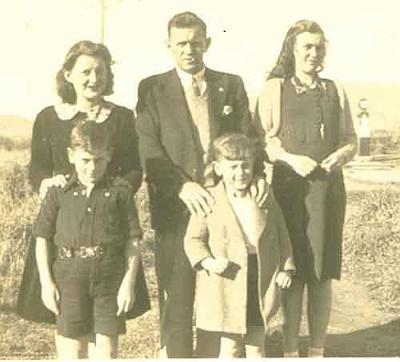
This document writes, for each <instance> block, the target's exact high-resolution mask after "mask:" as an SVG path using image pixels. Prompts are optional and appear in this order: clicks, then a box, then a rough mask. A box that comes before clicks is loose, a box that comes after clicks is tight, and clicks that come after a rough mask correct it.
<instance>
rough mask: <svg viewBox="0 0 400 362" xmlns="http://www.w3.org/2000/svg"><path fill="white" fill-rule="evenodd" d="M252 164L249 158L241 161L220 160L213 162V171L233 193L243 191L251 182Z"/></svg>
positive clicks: (252, 161)
mask: <svg viewBox="0 0 400 362" xmlns="http://www.w3.org/2000/svg"><path fill="white" fill-rule="evenodd" d="M253 163H254V160H253V159H252V158H251V157H246V158H245V159H243V160H226V159H221V160H219V161H216V162H215V164H214V169H215V172H216V174H217V175H218V176H221V177H222V180H223V181H224V183H225V185H226V186H227V187H228V188H230V189H231V190H233V191H245V190H246V189H247V188H248V187H249V185H250V184H251V181H252V180H253V168H254V166H253Z"/></svg>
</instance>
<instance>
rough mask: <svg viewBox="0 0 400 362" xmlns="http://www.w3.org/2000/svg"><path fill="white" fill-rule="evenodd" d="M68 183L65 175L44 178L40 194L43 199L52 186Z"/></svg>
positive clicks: (61, 185)
mask: <svg viewBox="0 0 400 362" xmlns="http://www.w3.org/2000/svg"><path fill="white" fill-rule="evenodd" d="M66 184H67V177H66V176H64V175H56V176H54V177H49V178H45V179H43V181H42V182H41V184H40V188H39V196H40V198H41V199H44V197H45V196H46V193H47V190H48V189H49V188H50V187H52V186H56V187H64V186H65V185H66Z"/></svg>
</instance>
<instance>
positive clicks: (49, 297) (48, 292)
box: [41, 280, 60, 315]
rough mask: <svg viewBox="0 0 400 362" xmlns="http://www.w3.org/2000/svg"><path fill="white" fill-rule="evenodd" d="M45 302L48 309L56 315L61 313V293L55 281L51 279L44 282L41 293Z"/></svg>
mask: <svg viewBox="0 0 400 362" xmlns="http://www.w3.org/2000/svg"><path fill="white" fill-rule="evenodd" d="M41 297H42V301H43V304H44V305H45V306H46V308H47V309H49V310H51V311H52V312H53V313H54V314H55V315H58V314H59V313H60V310H59V308H58V305H59V303H60V294H59V292H58V289H57V287H56V285H55V284H54V282H53V281H52V280H49V281H47V282H45V283H43V284H42V293H41Z"/></svg>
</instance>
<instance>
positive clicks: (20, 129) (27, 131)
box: [0, 115, 32, 138]
mask: <svg viewBox="0 0 400 362" xmlns="http://www.w3.org/2000/svg"><path fill="white" fill-rule="evenodd" d="M31 132H32V121H30V120H27V119H26V118H23V117H20V116H16V115H0V136H1V137H9V138H29V137H31Z"/></svg>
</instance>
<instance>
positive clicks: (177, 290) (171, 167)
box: [137, 12, 267, 357]
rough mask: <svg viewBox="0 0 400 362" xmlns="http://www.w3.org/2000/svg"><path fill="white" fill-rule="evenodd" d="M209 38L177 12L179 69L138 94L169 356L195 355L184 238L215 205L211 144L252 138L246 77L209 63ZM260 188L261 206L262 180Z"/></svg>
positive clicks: (173, 43)
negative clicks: (193, 221) (195, 219)
mask: <svg viewBox="0 0 400 362" xmlns="http://www.w3.org/2000/svg"><path fill="white" fill-rule="evenodd" d="M210 40H211V39H210V38H208V37H207V28H206V24H205V23H204V22H203V20H201V19H200V18H199V17H197V16H196V15H195V14H193V13H190V12H185V13H181V14H177V15H175V16H174V17H173V18H172V19H171V20H170V21H169V23H168V47H169V49H170V51H171V53H172V55H173V57H174V59H175V63H176V68H175V69H173V70H170V71H168V72H166V73H163V74H158V75H154V76H151V77H149V78H147V79H144V80H142V81H141V83H140V85H139V91H138V92H139V94H138V104H137V113H138V122H137V131H138V135H139V151H140V156H141V160H142V164H143V167H144V169H145V172H146V175H147V178H146V179H147V182H148V186H149V194H150V207H151V213H152V223H153V227H154V228H155V230H156V235H157V240H156V272H157V277H158V283H159V300H160V322H161V346H162V347H163V351H165V350H166V354H167V356H168V357H192V355H193V346H192V344H193V342H192V314H193V296H194V274H193V271H192V269H191V267H190V264H189V261H188V259H187V257H186V255H185V253H184V249H183V239H184V235H185V231H186V227H187V224H188V220H189V216H190V213H193V214H204V213H208V212H210V210H211V208H212V205H213V202H214V200H213V198H212V196H211V195H210V194H209V193H208V192H207V190H206V189H205V188H204V187H203V186H202V182H203V173H204V165H205V162H206V159H207V153H208V152H207V151H208V149H209V146H210V143H211V142H212V140H213V139H215V138H216V137H218V136H219V135H221V134H223V133H226V132H243V133H246V134H248V135H250V136H252V125H251V115H250V111H249V105H248V98H247V95H246V91H245V89H244V85H243V81H242V80H241V78H240V77H238V76H236V75H231V74H227V73H221V72H217V71H214V70H211V69H209V68H206V67H205V66H204V63H203V56H204V53H205V52H206V51H207V49H208V47H209V45H210ZM255 190H256V194H257V195H258V200H259V201H260V202H263V199H265V197H266V193H267V192H266V184H265V182H259V183H258V184H257V187H255ZM164 347H166V348H164ZM162 353H163V352H162Z"/></svg>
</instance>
